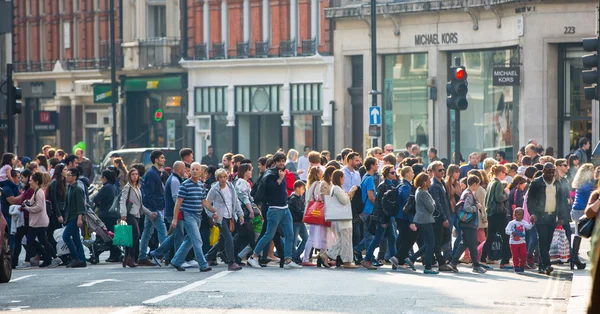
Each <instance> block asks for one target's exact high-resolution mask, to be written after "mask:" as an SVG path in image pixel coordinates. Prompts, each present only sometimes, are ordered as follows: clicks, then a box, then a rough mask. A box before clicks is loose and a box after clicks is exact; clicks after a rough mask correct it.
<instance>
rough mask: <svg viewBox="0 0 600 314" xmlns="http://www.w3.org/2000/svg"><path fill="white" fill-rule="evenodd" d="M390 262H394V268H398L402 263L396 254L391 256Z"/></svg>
mask: <svg viewBox="0 0 600 314" xmlns="http://www.w3.org/2000/svg"><path fill="white" fill-rule="evenodd" d="M390 263H391V264H392V269H393V270H396V269H397V268H398V267H400V263H399V262H398V259H397V258H396V256H392V258H390Z"/></svg>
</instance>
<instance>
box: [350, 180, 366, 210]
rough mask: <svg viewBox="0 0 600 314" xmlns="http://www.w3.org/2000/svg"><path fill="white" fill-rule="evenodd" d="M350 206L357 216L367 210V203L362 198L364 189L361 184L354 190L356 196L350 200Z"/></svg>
mask: <svg viewBox="0 0 600 314" xmlns="http://www.w3.org/2000/svg"><path fill="white" fill-rule="evenodd" d="M350 206H351V207H352V216H354V217H357V216H359V215H360V214H362V212H363V210H365V203H364V202H363V200H362V189H361V188H360V185H359V186H358V188H357V189H356V192H354V197H353V198H352V200H350Z"/></svg>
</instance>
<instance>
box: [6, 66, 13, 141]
mask: <svg viewBox="0 0 600 314" xmlns="http://www.w3.org/2000/svg"><path fill="white" fill-rule="evenodd" d="M12 71H13V67H12V64H11V63H8V64H7V65H6V151H8V152H12V151H13V149H14V147H15V139H14V134H15V132H14V126H15V117H14V116H13V106H12V104H11V99H13V97H14V95H13V88H12V87H13V78H12Z"/></svg>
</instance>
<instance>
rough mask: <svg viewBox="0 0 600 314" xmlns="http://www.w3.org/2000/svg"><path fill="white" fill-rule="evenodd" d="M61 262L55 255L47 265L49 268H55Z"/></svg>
mask: <svg viewBox="0 0 600 314" xmlns="http://www.w3.org/2000/svg"><path fill="white" fill-rule="evenodd" d="M60 264H62V260H61V259H60V257H56V258H54V259H53V260H52V261H51V262H50V265H48V267H49V268H56V267H58V265H60Z"/></svg>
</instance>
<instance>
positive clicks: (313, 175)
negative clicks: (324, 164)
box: [307, 166, 321, 187]
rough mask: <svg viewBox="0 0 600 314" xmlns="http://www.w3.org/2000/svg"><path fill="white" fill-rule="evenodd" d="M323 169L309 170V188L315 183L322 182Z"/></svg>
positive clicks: (317, 167) (313, 168)
mask: <svg viewBox="0 0 600 314" xmlns="http://www.w3.org/2000/svg"><path fill="white" fill-rule="evenodd" d="M320 174H321V167H319V166H316V167H315V166H313V167H310V169H308V181H307V182H308V187H310V186H311V185H313V183H316V182H319V181H321V176H320Z"/></svg>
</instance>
